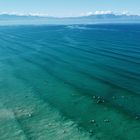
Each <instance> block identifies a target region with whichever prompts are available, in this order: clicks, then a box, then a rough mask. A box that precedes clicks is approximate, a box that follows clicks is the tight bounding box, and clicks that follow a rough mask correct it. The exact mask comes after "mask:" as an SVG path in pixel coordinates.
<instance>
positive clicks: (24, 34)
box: [0, 24, 140, 140]
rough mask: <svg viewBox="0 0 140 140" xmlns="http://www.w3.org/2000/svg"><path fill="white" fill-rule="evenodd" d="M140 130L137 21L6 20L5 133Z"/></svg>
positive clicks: (134, 134)
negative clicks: (54, 22) (17, 23)
mask: <svg viewBox="0 0 140 140" xmlns="http://www.w3.org/2000/svg"><path fill="white" fill-rule="evenodd" d="M139 132H140V25H139V24H105V25H58V26H57V25H55V26H53V25H46V26H45V25H42V26H39V25H38V26H37V25H36V26H35V25H30V26H28V25H27V26H0V140H139V139H140V133H139Z"/></svg>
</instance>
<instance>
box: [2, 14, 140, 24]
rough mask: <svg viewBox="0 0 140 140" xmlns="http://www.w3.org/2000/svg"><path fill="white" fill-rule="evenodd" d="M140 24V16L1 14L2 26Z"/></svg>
mask: <svg viewBox="0 0 140 140" xmlns="http://www.w3.org/2000/svg"><path fill="white" fill-rule="evenodd" d="M97 23H100V24H103V23H140V16H138V15H126V14H121V15H116V14H113V13H111V14H91V15H88V16H79V17H61V18H60V17H49V16H38V15H16V14H0V25H21V24H22V25H28V24H35V25H38V24H97Z"/></svg>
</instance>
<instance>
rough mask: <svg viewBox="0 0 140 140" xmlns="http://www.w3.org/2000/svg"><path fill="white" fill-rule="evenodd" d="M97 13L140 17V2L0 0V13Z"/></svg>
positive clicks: (127, 0)
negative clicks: (123, 13)
mask: <svg viewBox="0 0 140 140" xmlns="http://www.w3.org/2000/svg"><path fill="white" fill-rule="evenodd" d="M95 11H115V12H123V11H128V12H129V13H131V14H139V15H140V0H0V13H3V12H6V13H21V14H24V13H25V14H28V13H39V14H48V15H50V16H79V15H83V14H86V13H91V12H93V13H94V12H95Z"/></svg>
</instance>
